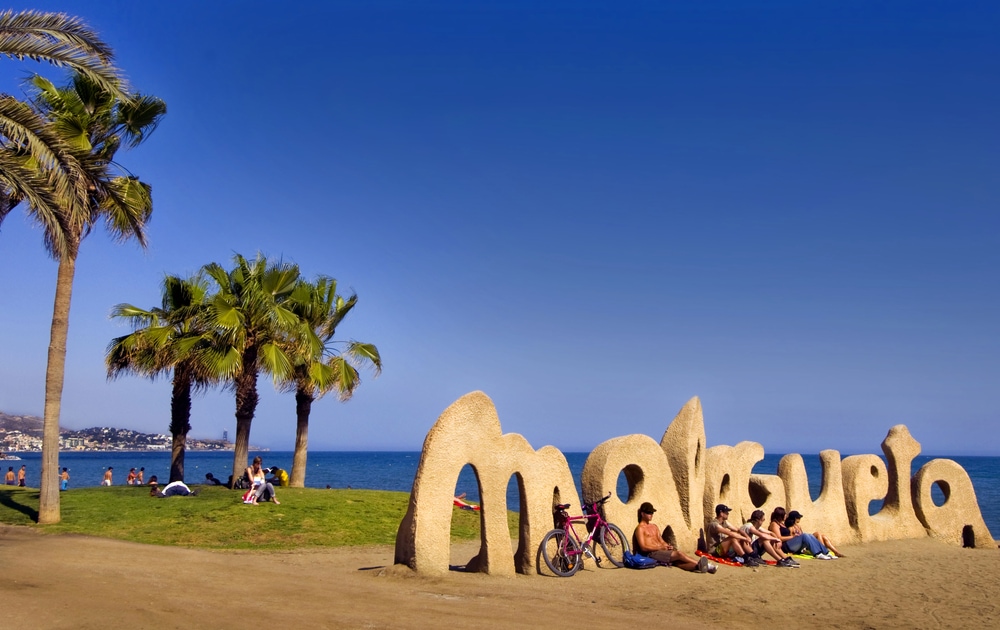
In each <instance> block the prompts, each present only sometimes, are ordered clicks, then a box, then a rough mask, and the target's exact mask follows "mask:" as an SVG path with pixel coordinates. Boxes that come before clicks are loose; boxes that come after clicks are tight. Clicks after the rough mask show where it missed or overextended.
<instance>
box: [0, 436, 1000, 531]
mask: <svg viewBox="0 0 1000 630" xmlns="http://www.w3.org/2000/svg"><path fill="white" fill-rule="evenodd" d="M17 455H18V456H19V457H20V458H21V460H22V461H7V460H0V472H3V473H5V472H6V470H2V466H3V465H7V466H14V470H15V471H16V470H17V469H18V468H20V467H21V465H22V464H24V465H25V466H26V467H27V476H26V483H27V485H28V486H30V487H35V488H37V487H38V485H39V475H40V469H41V453H23V452H22V453H17ZM253 455H260V456H261V457H262V459H263V460H264V466H265V467H270V466H278V467H279V468H284V469H285V470H288V471H291V468H292V452H291V451H266V452H260V453H255V452H253V451H251V456H253ZM564 455H565V456H566V461H567V463H568V464H569V467H570V471H571V472H572V473H573V478H574V479H576V482H577V492H578V493H579V492H580V488H579V484H580V477H581V473H582V471H583V464H584V462H586V460H587V456H588V453H564ZM937 457H943V458H945V459H953V460H955V461H956V462H957V463H958V464H959V465H960V466H962V467H963V468H964V469H965V471H966V472H967V473H969V477H970V478H971V479H972V485H973V487H974V488H975V489H976V498H977V499H978V500H979V508H980V510H981V511H982V514H983V519H984V520H985V521H986V526H987V527H989V528H990V533H991V534H993V536H994V537H1000V457H970V456H919V457H917V458H916V459H914V462H913V467H912V471H913V472H914V473H915V472H916V471H917V470H919V469H920V467H921V466H923V465H924V464H925V463H926V462H928V461H930V460H931V459H936V458H937ZM781 458H782V455H765V456H764V459H763V461H761V462H758V463H757V465H756V466H755V467H754V470H753V472H754V473H755V474H772V475H773V474H777V470H778V462H779V461H780V460H781ZM802 458H803V460H804V461H805V465H806V472H807V473H808V475H809V490H810V493H811V494H812V497H813V498H814V499H815V498H817V497H818V496H819V491H820V483H821V478H822V477H821V465H820V460H819V455H803V456H802ZM419 463H420V453H419V452H396V451H382V452H361V451H344V452H341V451H325V452H322V451H320V452H310V453H309V459H308V469H307V471H306V487H309V488H327V487H329V488H363V489H369V490H398V491H401V492H409V491H410V489H411V487H412V486H413V478H414V476H415V475H416V472H417V465H418V464H419ZM232 464H233V453H232V451H188V452H187V455H186V456H185V460H184V472H185V481H187V483H188V484H197V483H203V482H204V480H205V474H206V473H212V475H213V476H215V477H217V478H219V479H221V480H223V481H225V480H226V479H227V478H228V477H229V474H230V472H231V468H232ZM59 466H60V467H62V466H65V467H67V468H69V473H70V490H72V489H73V488H80V487H86V486H98V485H100V483H101V480H102V479H103V478H104V471H105V470H107V468H108V467H109V466H110V467H112V468H113V469H114V470H113V475H114V477H113V481H114V484H115V485H122V484H124V483H125V478H126V476H127V475H128V471H129V469H130V468H135V469H136V470H138V469H139V468H140V467H142V468H145V469H146V470H145V478H146V480H147V481H148V480H149V478H150V476H152V475H156V476H157V477H158V478H159V479H160V480H166V479H168V478H169V477H170V453H168V452H150V451H141V452H95V451H88V452H71V453H60V455H59ZM616 492H617V494H618V496H619V497H621V498H622V499H625V498H627V497H628V485H627V484H626V482H625V475H624V474H622V475H620V476H619V480H618V487H617V488H616ZM462 493H465V495H466V500H467V501H470V502H473V503H475V502H478V501H479V488H478V485H477V483H476V477H475V473H474V472H473V471H472V467H471V466H465V468H463V469H462V471H461V473H460V474H459V476H458V481H457V483H456V484H455V494H456V495H460V494H462ZM932 498H933V499H934V501H935V503H937V504H938V505H940V504H941V503H943V502H944V495H943V494H942V493H941V492H940V490H939V489H938V488H937V487H936V486H935V487H934V488H933V491H932ZM507 505H508V506H509V507H510V508H511V509H514V510H516V509H517V508H518V490H517V482H516V481H515V480H514V479H513V478H511V481H510V483H509V485H508V486H507ZM880 508H881V504H880V502H878V501H873V502H872V505H871V506H870V510H871V513H872V514H874V513H875V512H877V511H878V510H879V509H880Z"/></svg>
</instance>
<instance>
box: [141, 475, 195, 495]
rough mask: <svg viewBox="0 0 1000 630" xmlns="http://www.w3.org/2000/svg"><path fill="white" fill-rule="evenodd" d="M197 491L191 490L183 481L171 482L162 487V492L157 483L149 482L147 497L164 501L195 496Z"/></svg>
mask: <svg viewBox="0 0 1000 630" xmlns="http://www.w3.org/2000/svg"><path fill="white" fill-rule="evenodd" d="M197 494H198V493H197V491H193V490H191V488H188V487H187V486H186V485H184V482H183V481H171V482H170V483H168V484H167V485H165V486H163V490H162V491H161V490H160V486H159V484H158V483H156V482H155V481H153V480H152V479H150V480H149V496H151V497H156V498H159V499H165V498H167V497H186V496H189V495H190V496H196V495H197Z"/></svg>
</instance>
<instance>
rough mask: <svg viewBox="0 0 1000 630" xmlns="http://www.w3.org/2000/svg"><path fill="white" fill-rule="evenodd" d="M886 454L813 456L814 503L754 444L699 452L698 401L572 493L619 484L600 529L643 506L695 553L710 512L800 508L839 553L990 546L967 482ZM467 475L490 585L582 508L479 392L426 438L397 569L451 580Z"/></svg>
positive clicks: (954, 470) (563, 474) (915, 450)
mask: <svg viewBox="0 0 1000 630" xmlns="http://www.w3.org/2000/svg"><path fill="white" fill-rule="evenodd" d="M882 451H883V453H884V454H885V460H883V459H882V458H881V457H878V456H876V455H852V456H850V457H847V458H844V459H843V460H842V459H841V458H840V453H838V452H837V451H833V450H826V451H822V452H821V453H820V461H821V462H822V474H823V479H822V490H821V492H820V496H819V498H818V499H816V500H815V501H813V500H812V498H811V497H810V495H809V489H808V487H809V486H808V479H807V476H806V470H805V465H804V463H803V460H802V457H801V456H800V455H798V454H790V455H786V456H784V457H783V458H782V459H781V462H780V463H779V465H778V474H777V475H756V474H753V473H752V469H753V467H754V465H755V464H756V463H757V462H759V461H761V460H762V459H763V457H764V448H763V446H761V445H760V444H758V443H756V442H741V443H739V444H737V445H736V446H714V447H711V448H708V447H706V440H705V426H704V420H703V417H702V409H701V402H700V401H699V400H698V398H697V397H695V398H692V399H691V400H690V401H688V402H687V404H685V405H684V407H683V408H682V409H681V410H680V412H679V413H678V414H677V417H676V418H675V419H674V421H673V422H672V423H671V424H670V426H668V427H667V430H666V432H665V433H664V435H663V439H662V440H661V441H660V443H659V444H657V443H656V442H655V441H654V440H653V439H652V438H650V437H648V436H645V435H628V436H624V437H618V438H612V439H610V440H607V441H606V442H603V443H601V444H600V445H599V446H598V447H597V448H596V449H594V451H593V452H592V453H591V454H590V456H589V457H588V458H587V462H586V463H585V464H584V469H583V473H582V479H581V488H582V490H583V499H584V501H594V500H597V499H599V498H601V496H603V495H604V494H606V493H607V492H608V490H612V491H613V490H614V489H615V487H616V486H617V483H618V478H619V476H620V475H621V474H624V475H625V479H626V481H627V483H628V488H629V492H628V497H627V499H626V500H624V501H622V500H621V499H620V498H618V497H613V498H612V500H611V501H609V502H608V503H607V504H605V510H606V516H607V518H608V520H610V521H612V522H617V523H619V524H620V525H622V526H623V527H624V526H627V525H628V524H630V523H631V522H633V521H632V520H631V519H634V518H635V515H636V512H637V509H638V507H639V505H641V504H642V502H643V501H650V502H652V503H654V505H656V507H657V513H656V519H655V520H657V521H659V525H660V529H661V531H663V532H664V537H665V538H667V540H668V541H669V542H672V543H674V544H677V545H678V546H680V547H682V548H689V547H692V546H694V545H695V544H696V542H697V540H698V538H699V537H700V536H701V535H702V529H703V528H704V526H705V524H706V523H707V522H708V521H709V520H711V519H712V518H713V517H714V512H713V509H714V505H715V504H716V503H726V504H728V505H731V506H733V508H734V510H736V514H737V516H738V517H739V518H748V517H749V514H750V512H752V511H753V510H755V509H762V510H764V511H765V512H770V511H771V510H772V509H773V508H774V507H777V506H779V505H781V506H783V507H785V508H787V509H788V510H798V511H800V512H803V513H805V514H809V519H810V523H812V524H813V525H814V526H815V527H817V528H819V529H823V530H824V531H825V532H827V533H828V534H829V535H831V536H832V537H833V538H835V539H837V540H842V541H844V543H845V544H849V543H864V542H871V541H880V540H893V539H901V538H917V537H923V536H931V537H933V538H936V539H939V540H942V541H944V542H947V543H950V544H954V545H964V546H967V547H992V544H991V543H992V542H993V537H992V535H991V534H990V531H989V529H987V527H986V523H985V522H984V521H983V517H982V513H981V512H980V509H979V504H978V502H977V501H976V493H975V490H974V488H973V487H972V481H971V480H970V479H969V475H968V474H967V473H966V472H965V470H964V469H963V468H962V467H961V466H959V465H958V464H957V463H955V462H954V461H951V460H948V459H935V460H931V461H930V462H927V463H926V464H924V466H923V467H922V468H921V469H920V470H919V471H917V473H916V474H915V475H912V476H911V467H912V463H913V459H914V458H915V457H916V456H917V455H919V454H920V443H919V442H917V441H916V440H915V439H913V437H912V436H910V432H909V431H908V430H907V428H906V427H905V426H903V425H897V426H894V427H892V429H890V430H889V433H888V435H887V436H886V438H885V440H884V441H883V442H882ZM886 462H888V465H887V463H886ZM466 465H470V466H471V467H472V469H473V471H474V472H475V474H476V479H477V481H478V484H479V494H480V499H481V501H480V503H481V509H480V526H481V541H480V549H479V553H478V554H477V555H476V556H475V557H474V558H472V559H471V560H469V562H468V563H467V564H466V570H469V571H482V572H485V573H489V574H493V575H512V574H513V573H514V572H518V573H526V574H527V573H531V572H533V570H534V569H535V568H536V556H535V551H536V549H537V547H538V544H539V543H540V542H541V538H542V536H544V535H545V533H546V532H547V531H548V530H549V529H551V527H552V507H553V506H554V505H555V504H557V503H570V504H573V505H577V506H579V505H580V498H579V497H578V495H577V491H576V484H575V483H574V480H573V476H572V474H571V473H570V470H569V466H568V465H567V463H566V458H565V456H563V454H562V453H561V452H560V451H559V450H558V449H556V448H555V447H552V446H545V447H542V448H540V449H538V450H537V451H536V450H533V449H532V448H531V445H530V444H528V442H527V440H525V439H524V438H523V437H522V436H520V435H517V434H514V433H508V434H504V433H502V431H501V429H500V419H499V418H498V417H497V413H496V408H495V407H494V406H493V401H491V400H490V399H489V397H488V396H486V394H484V393H482V392H472V393H471V394H466V395H465V396H463V397H461V398H460V399H458V400H457V401H455V402H454V403H452V405H451V406H450V407H448V408H447V409H446V410H445V411H444V413H442V414H441V416H440V417H439V418H438V420H437V422H436V423H435V424H434V426H433V427H432V428H431V430H430V432H429V433H428V434H427V438H426V439H425V440H424V448H423V452H422V453H421V455H420V465H419V467H418V468H417V474H416V476H415V477H414V480H413V489H412V491H411V492H410V502H409V505H408V507H407V511H406V515H405V516H404V517H403V520H402V522H401V523H400V525H399V530H398V531H397V533H396V556H395V561H396V563H397V564H404V565H407V566H409V567H410V568H412V569H414V570H416V571H418V572H420V573H425V574H441V573H444V572H446V571H448V569H449V559H450V552H451V548H450V542H451V541H450V538H451V516H452V511H453V499H454V492H455V484H456V483H457V481H458V475H459V472H460V471H461V470H462V468H463V467H464V466H466ZM512 476H515V477H516V479H517V484H518V491H519V498H520V505H519V528H518V530H519V531H518V544H517V551H515V552H514V553H513V554H511V541H510V533H509V529H508V526H507V510H508V505H507V486H508V483H509V481H510V478H511V477H512ZM934 486H937V488H938V489H939V490H940V491H941V493H942V494H943V495H944V502H943V503H942V504H941V505H936V504H935V503H934V500H933V498H932V494H931V493H932V489H933V487H934ZM874 500H881V501H882V502H883V506H882V508H881V510H880V511H879V512H878V513H877V514H874V515H870V514H869V510H868V506H869V504H870V503H871V501H874Z"/></svg>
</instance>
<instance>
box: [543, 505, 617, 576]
mask: <svg viewBox="0 0 1000 630" xmlns="http://www.w3.org/2000/svg"><path fill="white" fill-rule="evenodd" d="M610 498H611V493H610V492H609V493H608V496H606V497H604V498H603V499H599V500H597V501H593V502H591V503H590V504H588V505H584V506H583V515H581V516H570V515H569V513H568V512H567V511H566V509H567V508H569V504H568V503H561V504H559V505H556V506H555V507H554V508H553V516H554V518H555V525H556V527H555V529H553V530H552V531H550V532H549V533H547V534H545V536H544V537H543V538H542V544H541V545H539V547H538V550H539V552H540V553H541V556H542V558H544V559H545V564H546V566H548V567H549V569H550V570H551V571H552V572H553V573H555V574H556V575H558V576H559V577H570V576H571V575H573V574H574V573H576V572H577V571H579V570H580V566H581V565H583V559H584V556H590V558H591V559H592V560H593V561H594V562H595V563H596V564H597V566H601V558H598V557H597V556H595V555H594V552H593V550H592V548H593V543H594V541H595V540H596V541H597V543H598V544H599V545H600V546H601V549H602V550H603V551H604V557H606V558H607V559H608V560H609V561H610V562H611V564H613V565H615V566H616V567H618V568H621V567H623V566H625V553H626V552H627V551H628V550H629V547H628V540H627V539H626V538H625V534H623V533H622V530H621V529H619V528H618V526H617V525H615V524H613V523H609V522H608V521H606V520H604V517H603V516H602V515H601V512H602V510H601V506H602V505H604V503H605V502H606V501H607V500H608V499H610ZM575 523H584V524H586V526H587V530H588V531H589V533H588V535H587V537H586V538H583V539H581V538H580V535H579V534H578V533H577V531H576V528H575V527H574V524H575Z"/></svg>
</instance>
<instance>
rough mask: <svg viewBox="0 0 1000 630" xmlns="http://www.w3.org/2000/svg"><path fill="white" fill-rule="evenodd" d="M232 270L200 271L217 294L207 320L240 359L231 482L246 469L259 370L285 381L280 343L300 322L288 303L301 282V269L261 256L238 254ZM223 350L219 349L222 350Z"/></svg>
mask: <svg viewBox="0 0 1000 630" xmlns="http://www.w3.org/2000/svg"><path fill="white" fill-rule="evenodd" d="M233 261H234V262H235V263H236V266H235V267H234V268H233V270H232V271H228V272H227V271H226V270H225V269H223V267H222V266H221V265H219V264H218V263H210V264H208V265H205V267H204V268H203V269H204V271H205V273H206V274H207V275H208V276H209V277H210V278H211V279H212V280H214V281H215V284H216V285H217V288H218V290H217V292H216V293H215V295H214V296H213V297H212V299H211V300H209V301H208V311H207V312H208V321H209V324H210V325H211V326H212V327H213V328H215V330H216V331H217V332H218V334H219V336H220V341H221V342H222V343H224V344H225V346H226V347H227V348H228V349H227V350H225V352H226V353H227V354H228V353H231V352H236V353H238V354H239V357H240V366H239V369H238V370H236V371H235V375H234V376H233V381H232V387H233V389H234V390H235V392H236V442H235V444H234V448H233V483H235V482H236V480H237V478H238V477H239V475H240V472H241V471H243V469H245V468H246V466H247V454H248V452H249V448H250V425H251V423H252V422H253V416H254V413H255V412H256V410H257V401H258V399H259V397H258V394H257V375H258V374H259V373H260V372H261V371H262V370H263V371H265V372H267V373H269V374H271V375H273V376H274V379H275V381H276V382H277V381H280V380H283V379H285V378H287V377H288V375H289V374H290V373H291V371H292V364H291V360H290V359H289V358H288V355H287V354H285V351H284V350H283V349H282V347H281V344H280V343H279V341H280V339H281V338H282V336H284V335H287V334H288V333H289V332H290V331H291V330H292V329H293V328H295V327H296V326H297V325H298V324H299V318H298V317H297V316H296V315H295V313H294V312H292V311H291V310H289V309H288V307H287V305H286V302H287V300H288V296H289V295H290V294H291V293H292V290H293V289H294V288H295V286H296V283H297V281H298V279H299V268H298V267H297V266H296V265H292V264H288V263H284V262H277V263H273V262H268V260H267V258H266V257H265V256H263V255H262V254H257V257H256V258H255V259H254V260H250V261H248V260H247V259H246V258H244V257H243V256H241V255H239V254H237V255H236V256H235V257H234V258H233ZM220 352H223V350H220Z"/></svg>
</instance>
